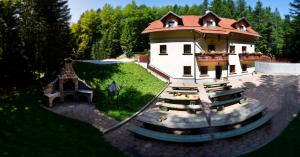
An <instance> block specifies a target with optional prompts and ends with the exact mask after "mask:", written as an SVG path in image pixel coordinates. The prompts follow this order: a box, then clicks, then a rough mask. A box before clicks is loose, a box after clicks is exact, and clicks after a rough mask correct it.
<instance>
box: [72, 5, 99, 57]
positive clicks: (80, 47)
mask: <svg viewBox="0 0 300 157" xmlns="http://www.w3.org/2000/svg"><path fill="white" fill-rule="evenodd" d="M99 12H101V11H96V10H89V11H86V12H84V13H83V14H82V15H81V16H80V19H79V21H78V23H77V24H73V25H72V26H71V32H72V35H73V39H74V40H75V42H74V44H75V45H73V48H74V51H75V53H74V54H73V55H74V57H75V58H82V59H83V58H90V53H91V49H92V45H93V43H95V42H97V40H98V39H99V38H100V37H101V35H102V34H101V30H102V28H100V26H101V22H102V21H101V19H100V17H99Z"/></svg>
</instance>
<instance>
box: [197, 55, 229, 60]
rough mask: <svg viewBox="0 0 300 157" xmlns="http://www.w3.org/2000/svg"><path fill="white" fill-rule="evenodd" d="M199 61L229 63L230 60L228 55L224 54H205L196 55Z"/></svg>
mask: <svg viewBox="0 0 300 157" xmlns="http://www.w3.org/2000/svg"><path fill="white" fill-rule="evenodd" d="M196 59H197V61H201V62H214V61H215V62H220V61H227V60H228V54H226V53H225V54H224V53H223V54H222V53H215V54H211V53H205V54H196Z"/></svg>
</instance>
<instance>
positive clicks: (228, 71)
mask: <svg viewBox="0 0 300 157" xmlns="http://www.w3.org/2000/svg"><path fill="white" fill-rule="evenodd" d="M228 38H229V37H227V39H226V40H227V47H226V52H227V56H228V59H227V80H229V78H228V77H229V71H228V69H229V55H228V54H229V53H228V46H229V43H228Z"/></svg>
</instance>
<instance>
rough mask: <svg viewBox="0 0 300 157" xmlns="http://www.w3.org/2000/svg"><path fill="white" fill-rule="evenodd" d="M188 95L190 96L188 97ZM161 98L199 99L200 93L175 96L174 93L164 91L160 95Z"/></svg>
mask: <svg viewBox="0 0 300 157" xmlns="http://www.w3.org/2000/svg"><path fill="white" fill-rule="evenodd" d="M186 95H187V96H188V97H186ZM159 98H160V99H168V100H199V95H198V94H182V95H181V96H174V95H173V94H170V93H167V92H163V93H162V94H161V95H160V96H159Z"/></svg>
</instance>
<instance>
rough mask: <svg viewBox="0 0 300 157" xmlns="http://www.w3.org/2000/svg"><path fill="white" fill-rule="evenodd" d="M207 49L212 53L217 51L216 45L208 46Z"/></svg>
mask: <svg viewBox="0 0 300 157" xmlns="http://www.w3.org/2000/svg"><path fill="white" fill-rule="evenodd" d="M207 49H208V52H210V51H215V50H216V49H215V45H208V46H207Z"/></svg>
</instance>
